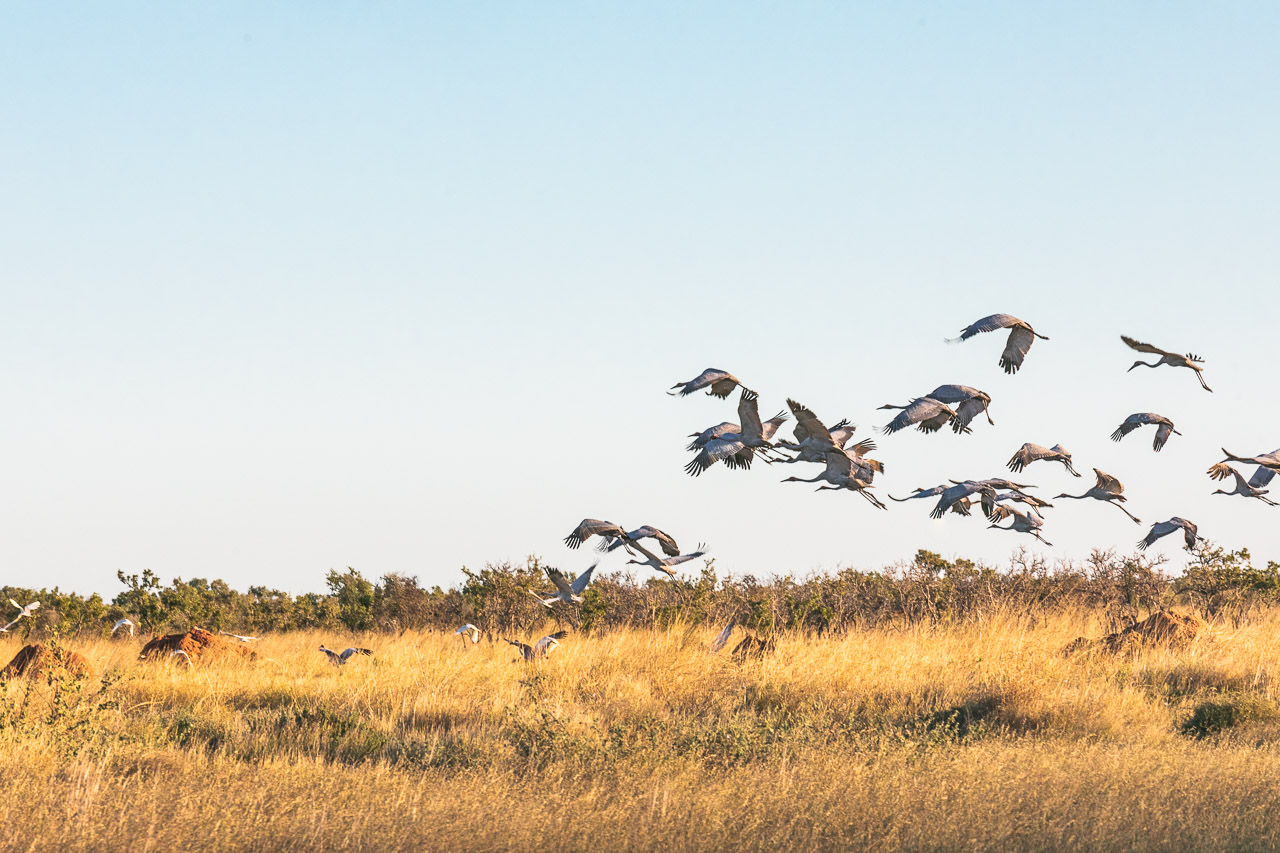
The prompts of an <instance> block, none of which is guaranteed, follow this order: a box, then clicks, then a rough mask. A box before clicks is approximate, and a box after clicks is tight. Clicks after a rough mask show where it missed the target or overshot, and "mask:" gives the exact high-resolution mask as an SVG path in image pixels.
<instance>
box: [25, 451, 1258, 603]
mask: <svg viewBox="0 0 1280 853" xmlns="http://www.w3.org/2000/svg"><path fill="white" fill-rule="evenodd" d="M1222 452H1223V454H1225V455H1226V457H1227V458H1226V459H1223V460H1222V461H1223V462H1243V463H1244V464H1246V465H1249V464H1252V465H1261V466H1262V467H1263V468H1266V469H1267V470H1268V471H1271V472H1272V473H1273V474H1274V473H1277V472H1280V450H1273V451H1271V452H1270V453H1264V454H1262V455H1261V456H1236V455H1235V454H1234V453H1232V452H1231V451H1230V450H1227V449H1226V448H1225V447H1224V448H1222ZM1254 476H1255V477H1256V476H1257V475H1256V474H1255V475H1254ZM1270 481H1271V478H1270V477H1268V478H1267V481H1266V482H1264V483H1262V485H1264V486H1265V485H1266V483H1267V482H1270ZM10 604H15V602H13V601H12V600H10ZM15 606H16V604H15Z"/></svg>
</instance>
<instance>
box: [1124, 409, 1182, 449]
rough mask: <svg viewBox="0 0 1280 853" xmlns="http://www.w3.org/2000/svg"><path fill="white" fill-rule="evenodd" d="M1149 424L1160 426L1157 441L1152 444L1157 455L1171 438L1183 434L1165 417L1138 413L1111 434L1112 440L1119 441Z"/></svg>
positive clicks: (1149, 413)
mask: <svg viewBox="0 0 1280 853" xmlns="http://www.w3.org/2000/svg"><path fill="white" fill-rule="evenodd" d="M1147 424H1157V425H1158V429H1157V430H1156V438H1155V441H1154V442H1152V444H1151V446H1152V447H1153V448H1155V451H1156V453H1159V452H1160V449H1161V448H1162V447H1164V443H1165V442H1166V441H1168V440H1169V436H1171V435H1182V433H1180V432H1178V431H1177V430H1176V429H1174V428H1173V421H1171V420H1169V419H1168V418H1166V417H1165V416H1164V415H1156V414H1152V413H1151V412H1137V413H1135V414H1132V415H1129V417H1127V418H1125V419H1124V423H1122V424H1120V426H1118V427H1116V431H1115V432H1113V433H1111V440H1112V441H1119V440H1120V439H1122V438H1124V437H1125V436H1126V435H1128V434H1129V433H1131V432H1133V431H1134V430H1135V429H1137V428H1138V427H1141V426H1146V425H1147Z"/></svg>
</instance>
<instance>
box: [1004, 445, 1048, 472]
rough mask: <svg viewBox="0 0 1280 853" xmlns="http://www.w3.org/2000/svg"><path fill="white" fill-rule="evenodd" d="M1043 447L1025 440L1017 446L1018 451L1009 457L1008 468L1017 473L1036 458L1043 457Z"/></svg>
mask: <svg viewBox="0 0 1280 853" xmlns="http://www.w3.org/2000/svg"><path fill="white" fill-rule="evenodd" d="M1043 451H1044V448H1043V447H1041V446H1040V445H1038V444H1032V443H1030V442H1027V443H1026V444H1024V445H1022V446H1021V447H1019V448H1018V451H1017V452H1016V453H1014V454H1013V456H1011V457H1009V464H1008V466H1007V467H1008V469H1009V470H1010V471H1012V472H1013V473H1015V474H1017V473H1019V472H1020V471H1022V469H1023V468H1026V467H1027V466H1028V465H1030V464H1031V463H1032V462H1035V461H1036V460H1037V459H1043V458H1044V456H1045V454H1044V452H1043Z"/></svg>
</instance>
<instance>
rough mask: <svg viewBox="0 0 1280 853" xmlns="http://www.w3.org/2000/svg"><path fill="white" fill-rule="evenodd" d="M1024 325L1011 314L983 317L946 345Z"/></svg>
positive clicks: (966, 327) (962, 330)
mask: <svg viewBox="0 0 1280 853" xmlns="http://www.w3.org/2000/svg"><path fill="white" fill-rule="evenodd" d="M1019 325H1024V324H1023V322H1022V321H1021V320H1019V319H1018V318H1017V317H1015V316H1013V315H1012V314H992V315H991V316H989V317H983V318H982V319H981V320H978V321H977V322H974V323H970V324H969V325H968V326H965V327H964V328H963V329H961V330H960V337H958V338H951V339H950V340H948V343H954V342H956V341H967V340H969V338H972V337H973V336H974V335H980V334H982V333H983V332H994V331H995V330H996V329H1007V328H1009V327H1010V326H1019Z"/></svg>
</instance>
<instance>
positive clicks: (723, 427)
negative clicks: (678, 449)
mask: <svg viewBox="0 0 1280 853" xmlns="http://www.w3.org/2000/svg"><path fill="white" fill-rule="evenodd" d="M741 431H742V427H740V426H738V425H737V424H731V423H729V422H728V421H722V422H721V423H718V424H716V425H715V426H713V427H708V428H707V429H704V430H703V431H702V432H700V433H698V434H697V436H691V438H693V441H691V442H689V446H688V447H686V448H685V450H701V449H702V448H703V447H705V446H706V444H707V442H708V441H710V440H711V439H713V438H719V437H720V436H722V435H725V434H727V433H731V432H735V433H736V432H741Z"/></svg>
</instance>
